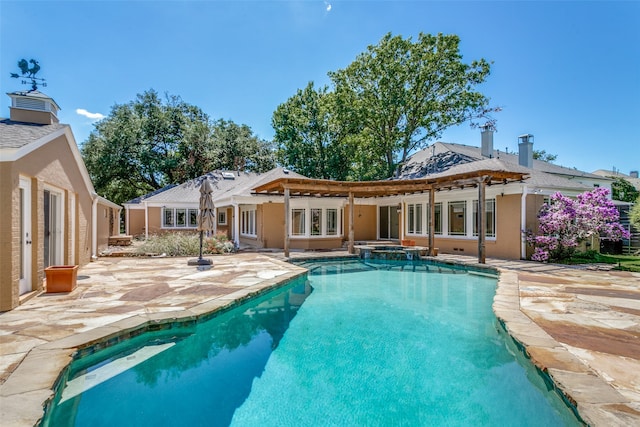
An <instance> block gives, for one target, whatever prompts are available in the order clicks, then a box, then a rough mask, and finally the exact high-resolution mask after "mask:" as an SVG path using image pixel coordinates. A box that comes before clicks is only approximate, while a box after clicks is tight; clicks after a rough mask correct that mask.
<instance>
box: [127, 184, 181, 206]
mask: <svg viewBox="0 0 640 427" xmlns="http://www.w3.org/2000/svg"><path fill="white" fill-rule="evenodd" d="M176 185H177V184H169V185H165V186H164V187H162V188H158V189H157V190H155V191H152V192H151V193H147V194H145V195H143V196H138V197H136V198H135V199H131V200H129V201H127V202H124V203H123V205H137V204H139V203H141V202H142V201H143V200H146V199H148V198H149V197H151V196H155V195H156V194H160V193H162V192H163V191H167V190H169V189H171V188H173V187H175V186H176Z"/></svg>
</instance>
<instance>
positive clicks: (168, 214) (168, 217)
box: [162, 208, 175, 227]
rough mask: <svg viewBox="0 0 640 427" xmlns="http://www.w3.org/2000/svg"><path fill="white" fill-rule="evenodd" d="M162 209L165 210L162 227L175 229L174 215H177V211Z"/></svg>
mask: <svg viewBox="0 0 640 427" xmlns="http://www.w3.org/2000/svg"><path fill="white" fill-rule="evenodd" d="M162 209H163V215H162V226H163V227H175V221H174V220H173V218H174V215H175V210H174V209H167V208H162Z"/></svg>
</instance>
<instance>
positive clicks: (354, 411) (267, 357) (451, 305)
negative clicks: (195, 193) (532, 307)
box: [45, 261, 580, 426]
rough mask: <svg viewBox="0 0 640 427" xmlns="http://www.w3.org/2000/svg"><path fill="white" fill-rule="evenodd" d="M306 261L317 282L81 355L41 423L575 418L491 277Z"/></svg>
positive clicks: (544, 422) (532, 421) (562, 422)
mask: <svg viewBox="0 0 640 427" xmlns="http://www.w3.org/2000/svg"><path fill="white" fill-rule="evenodd" d="M308 267H309V268H310V270H311V273H310V276H309V281H308V282H306V281H305V279H304V278H303V279H301V280H298V281H296V282H294V283H292V284H291V285H289V286H287V287H285V288H284V289H282V290H280V291H276V292H274V293H272V294H269V295H268V296H265V297H263V298H260V299H258V300H256V301H253V302H251V303H249V304H247V305H243V306H242V307H239V308H237V309H234V310H232V311H230V312H228V313H225V314H224V315H222V316H218V317H216V318H213V319H211V320H209V321H206V322H202V323H199V324H197V325H192V326H191V327H186V328H179V329H172V330H168V331H158V332H153V333H147V334H144V335H142V336H139V337H136V338H134V339H132V340H129V341H128V342H125V343H121V344H118V345H116V346H114V347H112V348H109V349H107V350H104V351H101V352H97V353H95V354H93V355H90V356H88V357H84V358H82V359H79V360H78V361H75V362H74V365H73V367H72V370H71V371H72V372H71V376H70V380H69V381H68V385H67V388H66V389H65V390H64V391H63V392H62V393H61V394H60V395H59V396H58V398H57V400H58V401H59V402H58V403H57V404H56V405H55V406H54V408H53V410H52V411H50V413H49V414H47V418H46V420H45V425H51V426H113V425H118V426H140V425H153V426H218V425H220V426H222V425H237V426H316V425H334V426H355V425H362V426H365V425H366V426H369V425H377V426H388V425H407V426H420V425H424V426H440V425H447V426H457V425H459V426H463V425H464V426H468V425H484V426H493V425H500V426H572V425H580V424H579V423H578V422H577V420H576V419H575V417H574V416H573V414H572V413H571V411H570V410H569V409H568V408H567V407H566V406H565V405H564V403H563V402H562V401H561V400H560V399H559V397H558V396H557V394H556V393H554V392H552V391H548V390H547V387H546V385H545V381H544V380H543V378H542V377H540V376H539V375H538V373H537V372H536V371H535V369H533V368H532V367H531V366H529V363H528V362H527V361H526V360H521V357H520V356H519V353H518V352H517V351H514V349H513V348H511V347H510V346H512V344H511V342H510V340H509V339H508V338H507V337H505V336H504V334H503V333H501V332H500V330H499V328H497V327H496V319H495V317H494V315H493V313H492V310H491V304H492V300H493V295H494V293H495V286H496V279H495V278H490V277H480V276H476V275H470V274H465V273H464V272H463V271H460V270H455V269H449V268H445V269H438V268H437V267H434V266H418V267H417V268H416V267H415V266H411V265H406V264H388V263H387V264H375V263H371V264H369V265H366V264H363V263H361V262H360V261H350V262H341V263H338V262H333V263H329V264H325V263H314V264H310V265H308ZM427 269H428V271H427ZM414 270H415V271H414ZM267 297H268V298H267ZM519 358H520V360H518V359H519Z"/></svg>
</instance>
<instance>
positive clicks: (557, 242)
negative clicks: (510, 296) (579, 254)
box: [526, 188, 629, 261]
mask: <svg viewBox="0 0 640 427" xmlns="http://www.w3.org/2000/svg"><path fill="white" fill-rule="evenodd" d="M608 194H609V190H607V189H606V188H596V189H594V190H592V191H587V192H585V193H582V194H579V195H578V197H577V200H574V199H570V198H568V197H565V196H563V195H562V194H561V193H559V192H558V193H555V194H553V195H552V196H551V199H550V201H549V203H545V204H544V205H543V206H542V208H540V212H539V213H538V220H539V223H540V225H539V227H538V234H533V233H531V232H527V234H526V239H527V242H528V243H529V244H530V245H532V246H533V248H534V253H533V255H532V256H531V259H533V260H535V261H557V260H562V259H566V258H569V257H571V256H572V255H573V254H574V252H575V251H576V248H577V247H578V246H579V245H580V244H581V243H582V242H584V241H586V240H588V239H592V238H594V237H599V238H600V239H602V240H620V239H622V238H627V239H628V238H629V233H628V231H627V230H625V229H624V228H623V227H622V226H621V225H620V223H619V222H618V220H619V219H620V217H619V214H618V210H617V209H616V207H615V205H614V204H613V202H612V201H611V200H609V198H608V197H607V195H608Z"/></svg>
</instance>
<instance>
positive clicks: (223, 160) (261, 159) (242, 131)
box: [211, 119, 276, 172]
mask: <svg viewBox="0 0 640 427" xmlns="http://www.w3.org/2000/svg"><path fill="white" fill-rule="evenodd" d="M211 138H212V143H213V147H214V148H213V155H214V156H215V158H216V161H215V162H214V163H213V166H214V167H213V168H212V170H213V169H229V170H235V169H242V170H245V169H247V170H251V171H253V172H266V171H268V170H271V169H273V168H274V167H275V166H276V162H275V155H274V151H273V148H272V144H271V143H270V142H267V141H264V140H261V139H260V138H258V137H257V136H255V135H253V132H252V131H251V128H250V127H249V126H247V125H238V124H236V123H234V122H232V121H230V120H229V121H227V120H222V119H220V120H218V121H217V122H215V123H214V124H213V127H212V134H211Z"/></svg>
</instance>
